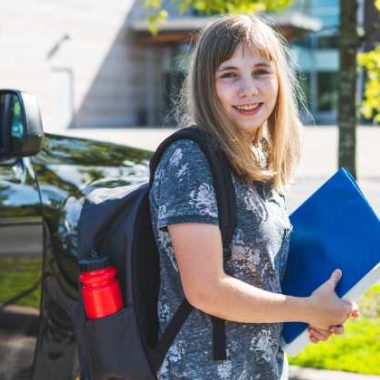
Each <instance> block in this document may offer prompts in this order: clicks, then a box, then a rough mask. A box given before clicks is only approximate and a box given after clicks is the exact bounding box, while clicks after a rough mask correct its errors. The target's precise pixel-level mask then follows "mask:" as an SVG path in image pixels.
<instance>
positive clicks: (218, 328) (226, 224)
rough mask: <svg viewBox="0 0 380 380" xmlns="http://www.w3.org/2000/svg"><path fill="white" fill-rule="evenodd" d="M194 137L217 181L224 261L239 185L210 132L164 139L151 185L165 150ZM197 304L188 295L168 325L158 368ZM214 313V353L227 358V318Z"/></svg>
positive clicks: (186, 132)
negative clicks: (191, 303)
mask: <svg viewBox="0 0 380 380" xmlns="http://www.w3.org/2000/svg"><path fill="white" fill-rule="evenodd" d="M184 139H188V140H192V141H194V142H196V143H197V144H198V146H199V147H200V149H201V151H202V152H203V154H204V155H205V156H206V159H207V161H208V164H209V167H210V170H211V175H212V178H213V182H214V188H215V196H216V201H217V207H218V215H219V228H220V230H221V234H222V241H223V260H224V264H226V262H227V261H228V260H229V259H230V257H231V249H230V243H231V241H232V236H233V231H234V228H235V225H236V199H235V189H234V186H233V183H232V178H231V173H230V167H229V164H228V161H227V158H226V157H225V155H224V153H223V152H222V150H221V149H219V148H218V146H217V144H216V142H215V141H214V140H213V139H212V137H211V136H210V135H208V134H207V132H205V131H204V130H202V129H201V128H199V127H197V126H191V127H188V128H183V129H180V130H178V131H177V132H175V133H173V134H172V135H171V136H169V137H168V138H167V139H166V140H164V141H163V142H162V143H161V144H160V145H159V147H158V148H157V150H156V153H155V154H154V156H153V157H152V159H151V161H150V179H149V185H150V186H151V185H152V183H153V179H154V174H155V171H156V169H157V166H158V163H159V162H160V159H161V158H162V155H163V154H164V152H165V150H166V149H167V148H168V147H169V146H170V145H171V144H172V143H174V142H175V141H178V140H184ZM192 310H193V307H192V306H191V305H190V304H189V303H188V301H187V300H186V299H184V300H183V302H182V303H181V305H180V306H179V308H178V310H177V311H176V313H175V314H174V316H173V318H172V319H171V321H170V322H169V324H168V326H167V328H166V329H165V331H164V332H163V334H162V336H161V338H160V339H159V342H158V344H157V347H156V360H155V367H156V368H157V369H158V368H159V366H160V365H161V363H162V361H163V359H164V357H165V355H166V352H167V351H168V349H169V347H170V345H171V343H172V342H173V340H174V338H175V336H176V335H177V333H178V332H179V330H180V329H181V327H182V325H183V324H184V322H185V321H186V319H187V317H188V316H189V315H190V313H191V311H192ZM210 317H211V322H212V330H213V331H212V339H213V356H214V360H225V359H226V333H225V323H224V322H225V321H224V320H222V319H220V318H217V317H214V316H210Z"/></svg>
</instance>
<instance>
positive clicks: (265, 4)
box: [145, 0, 293, 34]
mask: <svg viewBox="0 0 380 380" xmlns="http://www.w3.org/2000/svg"><path fill="white" fill-rule="evenodd" d="M163 1H164V0H145V7H146V8H148V9H150V10H151V11H152V12H151V14H150V15H149V16H148V23H149V27H150V30H151V32H152V33H153V34H156V33H157V32H158V24H159V23H160V22H162V21H164V20H166V18H167V17H168V14H167V12H166V11H165V10H164V9H163ZM171 2H172V3H173V4H175V5H177V7H178V10H179V11H180V12H181V13H184V12H186V11H187V10H188V9H194V10H196V11H198V12H201V13H205V14H209V15H211V14H216V13H218V14H227V13H228V14H231V13H254V12H259V11H261V12H264V11H266V12H277V11H282V10H284V9H286V8H287V7H288V6H289V5H290V4H291V3H292V2H293V0H228V1H227V0H171Z"/></svg>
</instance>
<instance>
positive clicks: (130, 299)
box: [72, 126, 236, 380]
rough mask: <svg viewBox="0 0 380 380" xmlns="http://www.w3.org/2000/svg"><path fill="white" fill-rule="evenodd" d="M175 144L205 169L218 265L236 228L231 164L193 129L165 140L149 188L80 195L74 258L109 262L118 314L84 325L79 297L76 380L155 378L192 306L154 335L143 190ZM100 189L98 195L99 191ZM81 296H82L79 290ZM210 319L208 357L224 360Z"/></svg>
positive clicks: (215, 322) (151, 242) (154, 295)
mask: <svg viewBox="0 0 380 380" xmlns="http://www.w3.org/2000/svg"><path fill="white" fill-rule="evenodd" d="M180 139H190V140H193V141H195V142H196V143H197V144H198V145H199V147H200V148H201V150H202V152H203V153H204V154H205V156H206V158H207V160H208V163H209V165H210V169H211V173H212V177H213V182H214V187H215V193H216V200H217V206H218V212H219V227H220V229H221V232H222V240H223V257H224V263H226V261H227V260H228V259H229V258H230V256H231V252H230V247H229V245H230V242H231V240H232V234H233V230H234V227H235V225H236V205H235V193H234V187H233V184H232V180H231V174H230V169H229V165H228V163H227V160H226V158H225V156H224V154H223V153H222V152H221V150H220V149H218V147H217V145H216V143H215V142H214V140H213V139H212V138H211V137H210V136H209V135H208V134H207V133H206V132H205V131H203V130H202V129H200V128H199V127H196V126H192V127H188V128H183V129H180V130H178V131H176V132H175V133H173V134H172V135H171V136H169V137H168V138H167V139H166V140H164V141H163V142H162V143H161V144H160V146H159V147H158V149H157V151H156V152H155V154H154V155H153V157H152V159H151V161H150V178H149V182H148V183H146V184H143V185H141V186H140V187H138V188H137V189H135V190H132V191H131V189H130V188H129V187H121V188H120V187H119V188H116V189H105V190H104V191H103V192H102V191H101V192H100V193H101V194H100V196H99V189H96V190H94V191H92V192H91V193H90V194H88V195H87V196H86V199H85V202H84V205H83V208H82V211H81V215H80V219H79V224H78V259H79V260H81V259H88V258H91V256H93V255H94V254H95V255H98V254H100V255H104V256H108V257H109V259H110V262H111V265H113V266H114V267H115V268H116V269H117V275H118V280H119V282H120V285H121V289H122V293H123V300H124V305H125V306H124V309H122V310H121V311H119V312H117V313H115V314H113V315H110V316H107V317H104V318H100V319H96V320H86V317H85V314H84V309H83V303H82V299H81V295H80V296H79V300H78V302H76V305H75V308H74V312H73V317H72V318H73V325H74V332H75V335H76V340H77V345H78V353H79V361H80V364H81V370H82V376H83V377H84V378H85V379H95V380H97V379H128V380H129V379H131V380H132V379H133V380H155V379H157V376H156V372H157V371H158V369H159V368H160V366H161V364H162V362H163V360H164V357H165V354H166V353H167V351H168V349H169V348H170V345H171V343H172V342H173V340H174V339H175V337H176V335H177V333H178V332H179V330H180V328H181V327H182V325H183V324H184V322H185V321H186V319H187V317H188V316H189V315H190V313H191V311H192V310H193V307H192V306H191V305H190V304H189V303H188V302H187V300H186V299H184V300H183V302H182V303H181V305H180V306H179V308H178V310H177V311H176V312H175V314H174V316H173V318H172V320H171V321H170V322H169V324H168V326H167V328H166V330H165V331H164V332H163V333H162V334H161V336H160V337H159V336H158V331H159V323H158V315H157V302H158V291H159V283H160V278H159V255H158V250H157V246H156V243H155V237H154V235H153V230H152V225H151V216H150V209H149V190H150V188H151V185H152V183H153V179H154V173H155V170H156V168H157V165H158V163H159V161H160V158H161V157H162V155H163V153H164V151H165V150H166V149H167V148H168V146H169V145H170V144H172V143H173V142H175V141H177V140H180ZM101 190H102V189H101ZM79 293H80V292H79ZM210 318H211V321H212V337H213V358H214V359H215V360H225V359H226V336H225V325H224V320H222V319H219V318H217V317H214V316H210Z"/></svg>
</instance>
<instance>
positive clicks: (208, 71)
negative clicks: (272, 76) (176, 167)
mask: <svg viewBox="0 0 380 380" xmlns="http://www.w3.org/2000/svg"><path fill="white" fill-rule="evenodd" d="M239 43H244V44H246V45H247V46H248V47H249V48H250V49H251V51H252V53H253V54H254V55H257V56H259V57H261V58H266V59H268V60H271V61H273V62H274V64H275V71H276V74H277V78H278V84H279V86H278V96H277V101H276V105H275V107H274V110H273V112H272V114H271V115H270V117H269V118H268V120H267V122H266V123H264V124H265V126H263V128H261V129H260V130H259V131H258V133H257V135H256V140H258V139H259V140H261V139H263V138H264V137H263V136H264V132H266V141H267V143H268V144H266V145H267V146H268V152H267V159H268V160H267V167H265V168H263V167H261V166H260V164H259V162H258V159H257V157H256V155H255V154H254V150H253V149H252V147H253V143H255V142H257V141H254V142H252V139H250V138H248V136H247V133H246V132H244V131H242V130H240V129H239V128H238V126H237V125H235V124H234V123H233V121H232V120H229V119H227V118H226V115H225V113H224V110H223V108H222V105H221V103H220V101H219V99H218V96H217V93H216V84H215V73H216V71H217V69H218V67H219V66H220V65H221V64H222V63H223V62H224V61H226V60H228V59H230V58H231V57H232V55H233V54H234V51H235V49H236V47H237V46H238V44H239ZM292 69H293V68H292V66H291V54H290V51H289V49H288V47H287V45H286V42H285V40H284V38H283V37H282V36H281V35H280V34H279V33H278V32H276V31H275V30H273V29H272V28H271V27H270V26H269V25H268V24H266V23H265V22H264V21H262V20H261V19H260V18H259V17H257V16H248V15H237V16H223V17H220V18H217V19H216V21H214V22H213V23H211V24H210V25H208V26H207V27H206V28H205V29H204V30H203V32H202V33H201V35H200V37H199V40H198V42H197V44H196V46H195V49H194V51H193V53H192V57H191V62H190V69H189V72H188V75H187V78H186V80H185V82H184V87H183V88H182V97H181V100H180V103H181V105H182V106H181V107H180V108H181V110H182V122H181V123H180V124H182V125H185V124H188V123H189V122H193V123H196V124H198V125H199V126H200V127H201V128H203V129H205V130H206V131H207V132H209V133H210V134H211V135H212V136H213V137H214V138H215V139H216V141H217V143H218V144H219V146H220V147H221V149H222V150H223V151H224V153H225V155H226V157H227V159H228V160H229V162H230V164H231V166H232V168H233V169H234V170H235V171H236V172H237V173H238V175H240V176H243V177H244V178H246V179H249V180H256V181H261V182H267V183H271V184H272V185H273V186H274V187H275V188H276V189H278V190H279V191H284V190H285V188H286V187H287V185H288V184H289V183H290V182H291V181H292V180H293V176H294V170H295V168H296V166H297V163H298V161H299V157H300V129H301V122H300V120H299V114H298V109H297V99H296V83H297V82H296V79H295V76H294V72H293V70H292ZM297 89H298V88H297ZM265 127H266V130H265V131H264V130H263V129H264V128H265Z"/></svg>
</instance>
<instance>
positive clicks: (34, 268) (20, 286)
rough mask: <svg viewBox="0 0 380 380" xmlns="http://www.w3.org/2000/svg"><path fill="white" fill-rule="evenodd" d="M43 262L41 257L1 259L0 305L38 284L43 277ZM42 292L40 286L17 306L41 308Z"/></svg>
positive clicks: (19, 301) (17, 303)
mask: <svg viewBox="0 0 380 380" xmlns="http://www.w3.org/2000/svg"><path fill="white" fill-rule="evenodd" d="M41 261H42V259H41V258H40V257H33V258H20V257H0V289H1V292H0V304H2V303H4V302H7V301H8V300H9V299H11V298H13V297H15V296H16V295H18V294H20V293H21V292H23V291H25V290H27V289H29V288H31V287H32V286H33V285H34V284H35V283H36V281H37V280H38V279H39V278H40V277H41ZM40 290H41V287H40V286H38V288H37V289H35V290H34V291H33V292H31V293H30V294H28V295H27V296H25V297H23V298H21V299H20V300H18V301H17V302H16V305H22V306H32V307H35V308H39V304H40Z"/></svg>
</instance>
